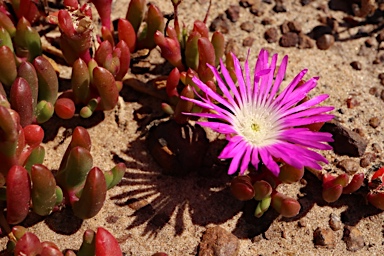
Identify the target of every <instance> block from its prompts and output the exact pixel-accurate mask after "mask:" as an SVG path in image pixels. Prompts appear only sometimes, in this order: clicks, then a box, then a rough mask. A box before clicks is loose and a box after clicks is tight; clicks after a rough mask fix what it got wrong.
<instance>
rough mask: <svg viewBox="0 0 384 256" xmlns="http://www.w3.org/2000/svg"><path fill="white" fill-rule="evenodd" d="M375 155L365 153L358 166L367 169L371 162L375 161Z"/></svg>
mask: <svg viewBox="0 0 384 256" xmlns="http://www.w3.org/2000/svg"><path fill="white" fill-rule="evenodd" d="M375 159H376V155H375V154H374V153H372V152H369V153H365V154H364V155H363V157H362V158H361V159H360V166H361V167H363V168H365V167H368V166H369V165H370V164H371V163H372V162H373V161H375Z"/></svg>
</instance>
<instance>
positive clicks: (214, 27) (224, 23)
mask: <svg viewBox="0 0 384 256" xmlns="http://www.w3.org/2000/svg"><path fill="white" fill-rule="evenodd" d="M209 30H210V31H211V32H213V31H220V32H221V33H223V34H227V33H228V32H229V24H228V20H227V18H226V17H225V15H224V14H220V15H218V16H217V17H216V18H215V19H214V20H213V21H212V23H211V25H210V26H209Z"/></svg>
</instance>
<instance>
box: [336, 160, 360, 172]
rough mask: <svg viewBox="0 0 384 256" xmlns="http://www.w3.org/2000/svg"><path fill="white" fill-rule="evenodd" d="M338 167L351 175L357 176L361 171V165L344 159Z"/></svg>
mask: <svg viewBox="0 0 384 256" xmlns="http://www.w3.org/2000/svg"><path fill="white" fill-rule="evenodd" d="M337 167H338V168H340V169H342V170H343V171H344V172H346V173H348V174H349V175H352V174H355V173H356V172H357V171H358V170H359V164H358V163H357V162H356V161H354V160H353V159H343V160H341V161H340V162H338V163H337Z"/></svg>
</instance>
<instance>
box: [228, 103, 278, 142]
mask: <svg viewBox="0 0 384 256" xmlns="http://www.w3.org/2000/svg"><path fill="white" fill-rule="evenodd" d="M234 116H235V117H236V118H235V119H234V120H233V123H232V125H233V127H234V128H235V130H236V131H237V132H238V134H239V135H241V136H243V137H244V139H245V140H246V141H247V142H249V143H250V144H252V145H254V146H256V147H262V146H267V145H270V144H273V143H276V141H277V140H278V139H279V135H280V133H281V120H280V115H279V112H278V111H276V110H275V109H272V108H270V107H269V106H260V105H259V104H254V103H253V104H252V103H250V102H245V103H244V105H243V106H241V107H240V109H237V111H236V112H235V113H234Z"/></svg>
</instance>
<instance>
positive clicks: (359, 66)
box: [350, 61, 363, 70]
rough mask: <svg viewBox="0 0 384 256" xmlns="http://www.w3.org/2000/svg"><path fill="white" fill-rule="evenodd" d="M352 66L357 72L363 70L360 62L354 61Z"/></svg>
mask: <svg viewBox="0 0 384 256" xmlns="http://www.w3.org/2000/svg"><path fill="white" fill-rule="evenodd" d="M350 65H351V67H352V68H353V69H355V70H361V69H362V68H363V67H362V65H361V63H360V62H359V61H352V62H351V64H350Z"/></svg>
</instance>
